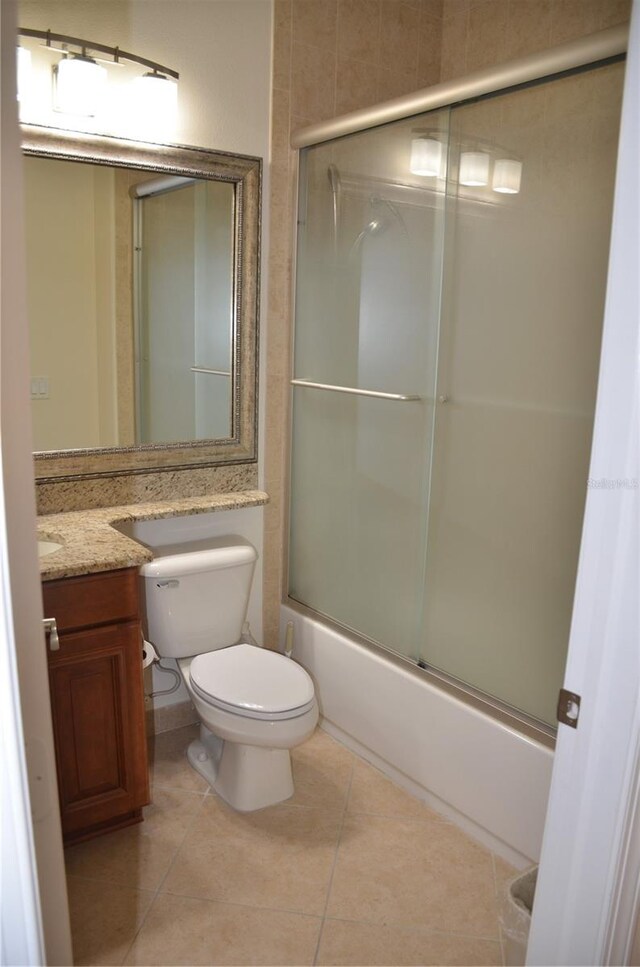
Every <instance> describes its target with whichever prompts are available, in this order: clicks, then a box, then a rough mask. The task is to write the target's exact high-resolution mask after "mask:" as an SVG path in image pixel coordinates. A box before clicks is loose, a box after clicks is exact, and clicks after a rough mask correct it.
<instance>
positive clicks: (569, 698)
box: [556, 688, 582, 729]
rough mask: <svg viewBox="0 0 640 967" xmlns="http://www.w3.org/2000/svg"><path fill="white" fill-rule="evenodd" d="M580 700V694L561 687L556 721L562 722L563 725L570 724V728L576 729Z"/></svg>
mask: <svg viewBox="0 0 640 967" xmlns="http://www.w3.org/2000/svg"><path fill="white" fill-rule="evenodd" d="M581 700H582V699H581V696H580V695H576V693H575V692H568V691H567V689H566V688H561V689H560V694H559V695H558V711H557V713H556V717H557V719H558V722H562V724H563V725H570V726H571V728H572V729H577V728H578V717H579V716H580V702H581Z"/></svg>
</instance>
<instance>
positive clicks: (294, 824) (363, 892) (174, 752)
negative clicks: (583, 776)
mask: <svg viewBox="0 0 640 967" xmlns="http://www.w3.org/2000/svg"><path fill="white" fill-rule="evenodd" d="M196 733H197V726H189V727H188V728H184V729H177V730H176V731H174V732H165V733H163V734H161V735H158V736H156V737H155V738H154V740H153V741H152V745H151V763H152V765H151V780H152V798H153V804H152V805H151V806H149V807H148V808H147V810H146V811H145V813H146V818H145V821H144V823H141V824H140V825H138V826H134V827H130V828H129V829H124V830H121V831H119V832H116V833H111V834H109V835H106V836H103V837H101V838H98V839H94V840H91V841H90V842H88V843H81V844H79V845H78V846H74V847H71V848H70V849H69V850H67V873H68V884H69V897H70V905H71V921H72V932H73V942H74V953H75V962H76V964H140V965H142V964H145V965H146V964H171V965H173V964H264V965H266V964H281V965H285V964H360V965H374V964H390V965H391V964H392V965H403V964H412V965H426V964H439V965H445V964H502V950H501V945H500V935H499V926H498V911H497V892H498V890H499V889H500V887H501V885H502V884H503V883H504V881H505V880H506V879H507V878H508V877H510V876H512V875H513V871H512V870H511V868H510V867H508V866H507V864H506V863H504V862H503V861H502V860H500V859H499V858H497V857H495V856H494V855H493V854H492V853H491V852H489V850H487V849H485V848H483V847H482V846H479V845H478V844H477V843H475V842H474V841H473V840H471V839H469V837H468V836H466V835H465V834H464V833H462V832H461V831H460V830H459V829H457V827H455V826H453V825H451V824H450V823H448V822H446V821H444V820H443V819H441V818H440V817H439V816H438V815H436V814H435V813H433V812H432V811H431V810H429V809H428V808H427V807H426V806H424V805H423V804H422V803H421V802H419V801H418V800H416V799H414V798H413V797H412V796H410V795H409V794H408V793H406V792H405V791H404V790H402V789H400V788H398V787H397V786H395V785H394V784H393V783H392V782H390V781H389V780H388V779H386V778H385V777H384V776H383V775H382V774H381V773H379V772H378V771H377V770H376V769H374V768H372V767H371V766H369V765H368V764H367V763H365V762H363V761H362V760H361V759H359V758H358V757H357V756H354V755H353V754H352V753H351V752H349V751H348V750H347V749H345V748H344V747H343V746H341V745H339V744H338V743H337V742H335V741H333V739H331V738H330V737H329V736H328V735H326V733H324V732H321V731H320V730H318V731H317V732H316V734H315V735H314V736H313V737H312V738H311V739H310V740H309V741H308V742H307V743H305V745H303V746H301V747H300V748H299V749H297V750H295V752H294V754H293V761H294V780H295V785H296V792H295V795H294V797H293V798H292V799H290V800H289V801H288V802H286V803H282V804H281V805H279V806H273V807H271V808H269V809H264V810H261V811H259V812H256V813H249V814H240V813H235V812H233V811H232V810H231V809H229V808H228V807H227V806H226V805H225V804H224V803H223V802H222V801H221V800H219V799H218V798H217V797H216V796H215V794H213V793H211V792H210V791H209V790H208V787H207V785H206V783H205V782H204V780H202V779H201V778H200V777H199V776H198V775H197V773H195V772H194V771H193V770H192V769H191V767H190V766H189V765H188V763H187V761H186V758H185V749H186V747H187V745H188V743H189V742H190V740H191V738H192V737H193V736H194V735H196Z"/></svg>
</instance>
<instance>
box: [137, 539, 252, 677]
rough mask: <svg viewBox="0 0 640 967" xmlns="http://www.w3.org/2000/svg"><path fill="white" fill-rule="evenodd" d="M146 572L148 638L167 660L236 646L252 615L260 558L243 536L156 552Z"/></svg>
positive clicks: (143, 569)
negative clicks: (253, 583)
mask: <svg viewBox="0 0 640 967" xmlns="http://www.w3.org/2000/svg"><path fill="white" fill-rule="evenodd" d="M154 553H155V554H156V557H155V558H154V560H153V561H150V562H149V563H148V564H143V566H142V567H141V568H140V578H141V582H142V603H143V608H142V613H143V625H144V634H145V638H147V639H148V640H149V641H150V642H151V643H152V644H153V646H154V647H155V649H156V651H157V652H158V654H159V655H160V656H161V657H163V658H188V657H190V656H192V655H199V654H202V653H203V652H207V651H215V650H216V649H218V648H226V647H227V645H233V644H235V643H236V642H237V641H238V640H239V638H240V635H241V633H242V626H243V624H244V622H245V619H246V616H247V607H248V605H249V592H250V591H251V581H252V578H253V571H254V568H255V563H256V558H257V556H258V555H257V553H256V549H255V547H253V545H252V544H250V543H249V542H248V541H246V540H244V539H243V538H241V537H227V538H210V539H208V540H206V541H202V542H201V541H193V542H189V543H185V544H174V545H171V546H168V547H164V548H156V549H155V551H154Z"/></svg>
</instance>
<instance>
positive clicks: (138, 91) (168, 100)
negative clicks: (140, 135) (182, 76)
mask: <svg viewBox="0 0 640 967" xmlns="http://www.w3.org/2000/svg"><path fill="white" fill-rule="evenodd" d="M132 88H133V91H132V93H133V98H134V101H135V113H136V117H137V118H139V119H140V122H141V123H142V124H143V125H144V127H145V129H146V130H151V131H153V130H156V129H157V128H158V127H159V126H161V125H166V126H169V125H171V126H173V124H174V122H175V119H176V114H177V109H178V85H177V84H176V82H175V80H171V78H169V77H167V75H166V74H161V73H159V72H158V71H155V70H154V71H149V72H148V73H146V74H143V75H142V76H141V77H136V79H135V80H134V81H133V84H132Z"/></svg>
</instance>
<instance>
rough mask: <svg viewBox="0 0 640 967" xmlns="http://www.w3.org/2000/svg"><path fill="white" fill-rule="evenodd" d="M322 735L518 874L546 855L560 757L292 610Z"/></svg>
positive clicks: (287, 614)
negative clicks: (547, 819) (553, 773)
mask: <svg viewBox="0 0 640 967" xmlns="http://www.w3.org/2000/svg"><path fill="white" fill-rule="evenodd" d="M281 621H282V626H283V630H284V626H285V625H286V623H287V622H288V621H293V623H294V641H295V644H294V658H296V659H297V661H299V662H300V664H301V665H302V666H303V667H304V668H306V669H307V671H308V672H309V673H310V675H311V677H312V678H313V679H314V682H315V685H316V693H317V696H318V700H319V704H320V711H321V715H322V718H323V720H324V722H323V727H324V728H325V730H326V731H327V732H329V733H330V734H332V735H334V736H335V737H336V738H337V739H338V740H339V741H340V742H342V743H343V744H344V745H346V746H347V747H348V748H351V749H353V750H354V751H355V752H357V754H358V755H360V756H361V757H362V758H364V759H366V760H367V761H369V762H371V763H373V764H374V765H375V766H376V767H377V768H379V769H380V770H381V771H382V772H384V773H385V774H386V775H388V776H389V777H390V778H392V779H393V780H394V781H395V782H397V783H398V784H399V785H401V786H404V788H406V789H408V790H409V791H410V792H412V793H413V794H414V795H416V796H418V798H420V799H421V800H423V801H424V802H425V803H426V804H427V805H429V806H430V807H431V808H433V809H434V810H435V811H436V812H438V813H440V814H441V815H443V816H445V817H447V818H449V819H451V821H452V822H454V823H455V824H456V825H458V826H460V827H461V828H462V829H464V830H465V831H467V832H468V833H469V834H470V835H471V836H472V837H473V838H474V839H477V840H478V841H480V842H482V843H483V844H484V845H486V846H488V847H489V848H490V849H491V850H492V851H494V852H495V853H497V854H498V855H499V856H502V857H504V859H505V860H507V861H508V862H510V863H512V864H513V865H514V866H516V867H518V868H520V867H522V866H526V865H528V864H529V863H531V862H536V861H537V859H538V857H539V854H540V846H541V843H542V833H543V829H544V820H545V814H546V806H547V798H548V793H549V785H550V781H551V768H552V764H553V752H552V750H551V749H549V748H547V747H546V746H543V745H542V744H541V743H539V742H536V741H535V740H534V739H531V738H528V737H527V736H525V735H523V734H522V733H520V732H518V731H516V730H515V729H513V728H511V727H510V726H508V725H506V724H504V723H503V722H499V721H498V720H497V719H494V718H492V717H490V716H489V715H487V714H486V713H484V712H481V711H480V710H479V709H477V708H474V707H472V706H470V705H467V704H466V703H464V702H462V701H461V700H460V699H457V698H455V697H454V696H452V695H450V694H448V693H446V692H444V691H443V690H442V689H439V688H438V687H437V686H435V685H434V684H432V683H431V682H430V681H429V680H427V679H426V678H423V677H422V676H419V675H416V674H414V673H413V672H412V671H411V670H410V669H408V668H407V669H405V668H404V667H403V666H401V665H398V664H396V663H394V662H391V661H389V660H387V659H385V658H384V656H381V655H380V654H379V653H377V652H374V651H373V650H371V649H368V648H366V647H365V646H364V645H361V644H359V643H357V642H355V641H353V640H351V639H349V638H347V637H346V636H344V635H342V634H341V633H339V632H338V631H336V630H334V629H333V628H330V627H329V626H327V625H325V624H323V623H321V622H320V621H317V620H314V619H313V618H310V617H308V616H307V615H303V614H301V613H300V612H298V611H295V610H293V609H292V608H289V607H287V606H283V607H282V610H281Z"/></svg>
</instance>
